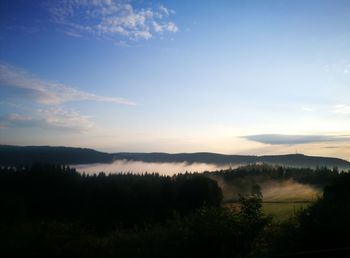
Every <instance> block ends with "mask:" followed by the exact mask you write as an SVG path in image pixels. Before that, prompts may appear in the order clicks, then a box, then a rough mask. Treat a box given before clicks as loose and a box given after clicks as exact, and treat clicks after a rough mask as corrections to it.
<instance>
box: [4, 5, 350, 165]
mask: <svg viewBox="0 0 350 258" xmlns="http://www.w3.org/2000/svg"><path fill="white" fill-rule="evenodd" d="M349 26H350V2H349V1H339V0H329V1H321V0H318V1H312V0H308V1H304V0H303V1H286V0H285V1H278V0H275V1H119V0H101V1H98V0H70V1H24V0H23V1H19V0H11V1H10V0H5V1H1V3H0V93H1V94H0V137H1V143H2V144H16V145H66V146H82V147H91V148H96V149H99V150H106V151H166V152H192V151H215V152H222V153H239V154H278V153H291V152H292V153H293V152H296V151H297V152H303V153H306V154H312V155H329V156H336V157H342V158H345V159H349V158H350V150H349V149H350V148H349V146H350V145H349V144H350V138H349V135H350V100H349V95H350V49H349V46H350V32H349Z"/></svg>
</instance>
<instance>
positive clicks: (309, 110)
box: [301, 107, 314, 112]
mask: <svg viewBox="0 0 350 258" xmlns="http://www.w3.org/2000/svg"><path fill="white" fill-rule="evenodd" d="M301 109H302V110H304V111H307V112H312V111H314V110H313V109H312V108H309V107H301Z"/></svg>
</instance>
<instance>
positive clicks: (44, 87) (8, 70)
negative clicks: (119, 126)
mask: <svg viewBox="0 0 350 258" xmlns="http://www.w3.org/2000/svg"><path fill="white" fill-rule="evenodd" d="M0 87H12V88H17V89H20V90H22V92H21V93H22V94H23V95H25V97H26V98H31V99H32V100H34V101H36V102H38V103H41V104H46V105H57V104H62V103H64V102H70V101H81V100H90V101H101V102H112V103H115V104H121V105H135V103H134V102H132V101H130V100H127V99H124V98H119V97H106V96H99V95H96V94H93V93H89V92H85V91H82V90H78V89H75V88H73V87H69V86H66V85H64V84H61V83H56V82H51V81H46V80H42V79H38V78H36V77H35V76H33V75H31V74H29V73H28V72H26V71H24V70H21V69H18V68H16V67H13V66H11V65H8V64H5V63H0Z"/></svg>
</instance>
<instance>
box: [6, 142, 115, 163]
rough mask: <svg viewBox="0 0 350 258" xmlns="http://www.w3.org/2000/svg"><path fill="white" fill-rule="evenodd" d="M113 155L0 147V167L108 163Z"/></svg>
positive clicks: (42, 147)
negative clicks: (35, 164) (38, 164)
mask: <svg viewBox="0 0 350 258" xmlns="http://www.w3.org/2000/svg"><path fill="white" fill-rule="evenodd" d="M112 161H113V155H111V154H108V153H104V152H99V151H95V150H92V149H85V148H70V147H51V146H25V147H21V146H11V145H0V165H3V166H4V165H5V166H9V165H25V164H32V163H55V164H69V165H73V164H90V163H109V162H112Z"/></svg>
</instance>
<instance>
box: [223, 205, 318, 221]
mask: <svg viewBox="0 0 350 258" xmlns="http://www.w3.org/2000/svg"><path fill="white" fill-rule="evenodd" d="M311 203H312V202H310V201H300V202H291V201H278V202H272V201H271V202H263V203H262V211H263V212H264V213H265V214H267V215H272V216H273V220H274V221H275V222H282V221H285V220H287V219H288V218H290V217H291V216H292V215H293V214H295V213H296V212H297V211H299V210H301V209H305V208H306V207H307V206H308V205H310V204H311ZM225 206H226V207H227V208H230V209H232V210H239V204H238V203H237V202H232V203H226V204H225Z"/></svg>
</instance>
